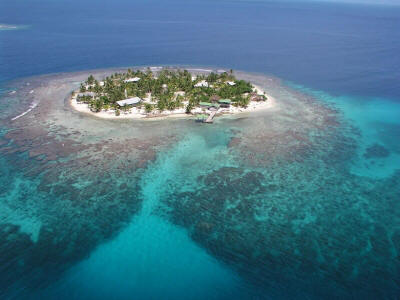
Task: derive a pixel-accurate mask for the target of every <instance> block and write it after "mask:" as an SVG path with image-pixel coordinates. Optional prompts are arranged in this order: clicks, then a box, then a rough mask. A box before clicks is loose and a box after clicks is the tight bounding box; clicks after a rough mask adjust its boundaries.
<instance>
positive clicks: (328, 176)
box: [0, 70, 400, 299]
mask: <svg viewBox="0 0 400 300" xmlns="http://www.w3.org/2000/svg"><path fill="white" fill-rule="evenodd" d="M114 71H115V70H95V71H92V72H90V73H93V74H95V75H96V76H103V75H104V74H108V73H110V72H114ZM88 74H89V72H80V73H65V74H57V75H44V76H38V77H32V78H27V79H22V80H18V81H14V82H11V83H8V85H7V86H4V87H2V98H1V102H0V105H1V115H0V118H1V130H2V131H1V140H0V154H1V156H0V160H1V164H0V169H1V173H0V181H1V184H0V206H1V209H0V253H1V255H0V291H1V294H0V296H1V297H2V298H27V299H35V298H36V299H43V298H51V299H55V298H58V299H67V298H68V299H82V298H85V299H100V298H101V299H112V298H114V299H132V297H133V298H135V299H167V298H168V299H181V298H182V299H227V298H229V299H243V298H261V299H262V298H268V299H271V298H294V297H300V298H308V299H328V298H339V299H344V298H359V299H363V298H364V299H365V298H376V299H377V298H385V297H386V298H395V297H396V295H399V294H400V288H399V280H400V264H399V253H400V224H399V223H400V202H399V196H400V192H399V189H398V187H399V183H400V176H399V170H398V165H399V164H398V163H399V161H400V159H399V157H400V148H399V143H398V141H397V142H396V141H395V140H393V139H391V138H390V137H385V136H384V135H379V134H378V133H377V132H375V134H374V131H373V130H371V128H372V127H369V126H371V123H374V120H368V119H367V118H366V116H367V115H368V116H370V115H371V114H370V113H365V115H362V116H361V117H359V118H358V119H357V116H356V115H354V114H352V111H354V108H355V107H351V108H348V107H346V105H348V104H346V103H349V102H347V101H345V100H343V99H335V98H333V97H330V96H329V95H326V94H324V93H321V92H316V91H310V90H307V89H306V88H304V87H299V86H294V85H290V86H289V85H287V84H285V83H283V82H282V81H281V80H280V79H278V78H274V77H268V76H265V75H261V74H249V73H243V72H237V73H236V76H237V77H239V78H243V79H246V80H250V81H251V82H253V83H254V84H257V85H258V86H260V87H262V88H263V89H265V90H266V91H268V93H269V94H270V95H272V96H273V97H274V98H275V99H276V105H275V106H274V107H273V108H271V109H268V110H263V111H259V112H254V113H249V114H238V115H234V116H229V117H224V118H218V119H216V121H215V123H214V124H212V125H208V124H199V123H196V122H194V121H193V120H183V119H176V120H160V121H154V122H145V121H140V120H104V119H98V118H94V117H90V116H87V115H84V114H81V113H79V112H76V111H74V110H73V109H72V108H71V107H70V106H69V102H68V100H69V93H70V92H71V91H72V90H73V89H75V88H76V87H77V86H79V82H80V81H82V80H83V79H84V78H86V77H87V75H88ZM13 90H16V92H15V93H12V91H13ZM341 100H343V101H341ZM352 103H353V105H355V104H354V102H352ZM380 103H382V102H380ZM381 105H382V104H381ZM387 105H388V106H387V107H386V108H384V107H381V113H382V115H385V116H388V115H389V116H390V113H389V114H387V113H386V112H385V113H383V111H384V110H385V111H386V110H390V105H393V106H395V105H396V104H387ZM28 109H31V110H30V111H29V112H28V113H26V114H24V115H21V114H23V113H24V112H26V111H27V110H28ZM364 109H365V107H364ZM374 110H375V111H376V107H374ZM356 111H357V112H359V111H362V110H360V109H359V108H358V110H356ZM378 111H379V110H378ZM394 111H395V110H394ZM369 112H370V111H369ZM361 114H362V113H361ZM19 115H21V117H19V118H16V119H15V117H16V116H19ZM12 119H14V120H12ZM360 120H361V121H360ZM396 120H397V119H396V118H395V116H393V119H390V120H387V124H386V125H385V126H392V127H396V126H399V124H398V122H399V121H398V120H397V121H396ZM396 122H397V123H396ZM380 126H383V125H380ZM378 127H379V126H378ZM378 127H377V125H376V122H375V123H374V125H373V128H378ZM396 128H397V127H396Z"/></svg>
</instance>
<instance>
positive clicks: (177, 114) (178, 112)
mask: <svg viewBox="0 0 400 300" xmlns="http://www.w3.org/2000/svg"><path fill="white" fill-rule="evenodd" d="M253 86H254V91H255V92H257V93H258V94H264V95H265V96H266V97H267V100H266V101H261V102H260V101H250V103H249V105H248V106H247V107H246V108H243V107H234V106H231V107H230V108H222V109H221V111H219V112H218V113H217V116H226V115H237V114H241V113H249V112H256V111H262V110H266V109H271V108H273V107H275V106H276V99H275V98H274V97H272V96H271V95H269V94H268V93H266V92H265V91H264V90H263V89H262V88H261V87H260V86H258V85H255V84H253ZM68 102H69V105H70V107H71V108H72V109H73V110H75V111H77V112H79V113H82V114H87V115H90V116H93V117H96V118H99V119H107V120H119V119H121V120H129V119H132V120H147V121H158V120H165V119H193V118H194V117H195V116H196V114H197V113H202V109H201V108H195V109H193V112H192V113H190V114H187V113H185V110H184V108H179V109H175V110H173V111H164V112H159V113H153V114H146V113H145V112H143V109H137V108H132V109H131V110H132V112H129V113H121V114H120V115H119V116H116V115H115V111H114V110H113V109H110V110H107V111H105V110H102V111H100V112H92V111H91V110H90V108H89V106H88V105H87V104H86V103H78V102H77V100H76V98H75V97H71V96H70V97H69V101H68Z"/></svg>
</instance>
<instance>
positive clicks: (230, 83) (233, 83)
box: [226, 81, 236, 86]
mask: <svg viewBox="0 0 400 300" xmlns="http://www.w3.org/2000/svg"><path fill="white" fill-rule="evenodd" d="M226 83H227V84H228V85H230V86H234V85H236V83H235V82H233V81H227V82H226Z"/></svg>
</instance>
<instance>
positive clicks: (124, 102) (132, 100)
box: [117, 97, 142, 106]
mask: <svg viewBox="0 0 400 300" xmlns="http://www.w3.org/2000/svg"><path fill="white" fill-rule="evenodd" d="M141 101H142V99H141V98H139V97H133V98H128V99H124V100H120V101H117V104H118V105H119V106H125V105H134V104H138V103H139V102H141Z"/></svg>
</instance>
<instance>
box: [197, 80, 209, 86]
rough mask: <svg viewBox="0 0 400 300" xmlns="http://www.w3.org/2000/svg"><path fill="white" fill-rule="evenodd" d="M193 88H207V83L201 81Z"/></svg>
mask: <svg viewBox="0 0 400 300" xmlns="http://www.w3.org/2000/svg"><path fill="white" fill-rule="evenodd" d="M194 87H208V82H207V81H205V80H202V81H200V82H198V83H196V84H195V85H194Z"/></svg>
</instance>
